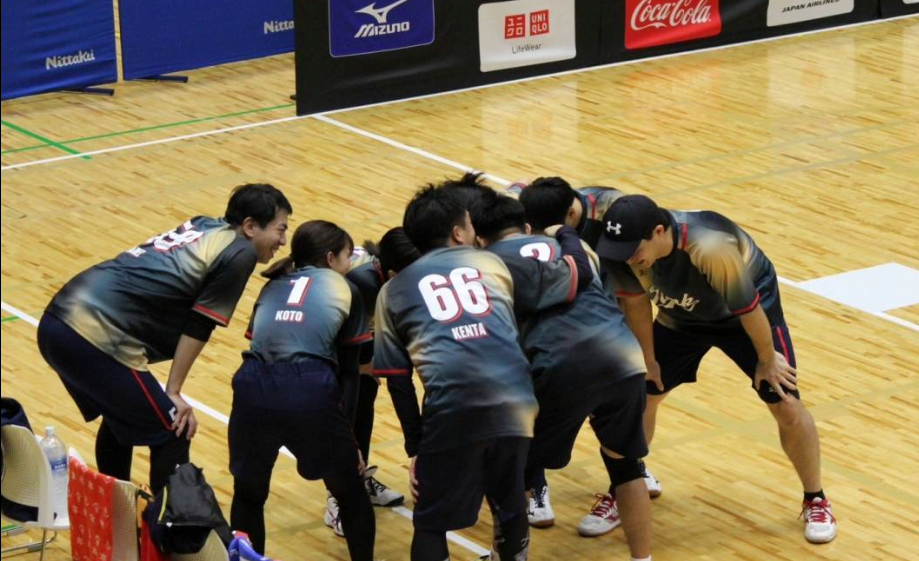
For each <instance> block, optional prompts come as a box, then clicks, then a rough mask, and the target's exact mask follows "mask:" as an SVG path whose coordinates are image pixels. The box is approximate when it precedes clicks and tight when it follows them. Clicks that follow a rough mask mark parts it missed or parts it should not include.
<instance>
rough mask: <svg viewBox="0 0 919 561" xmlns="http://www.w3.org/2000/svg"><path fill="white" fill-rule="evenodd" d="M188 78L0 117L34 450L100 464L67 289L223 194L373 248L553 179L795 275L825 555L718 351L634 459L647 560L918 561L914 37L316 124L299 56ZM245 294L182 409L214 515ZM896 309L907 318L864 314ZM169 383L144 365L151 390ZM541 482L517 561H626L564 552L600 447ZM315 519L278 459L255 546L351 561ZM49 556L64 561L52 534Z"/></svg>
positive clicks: (14, 323) (247, 301) (574, 81)
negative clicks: (411, 226)
mask: <svg viewBox="0 0 919 561" xmlns="http://www.w3.org/2000/svg"><path fill="white" fill-rule="evenodd" d="M188 75H189V76H190V78H191V81H190V83H188V84H185V85H182V84H174V83H149V82H132V83H120V84H118V85H117V94H116V95H115V96H114V97H111V98H109V97H94V96H88V95H73V94H49V95H43V96H37V97H31V98H26V99H21V100H14V101H10V102H4V103H3V104H2V118H3V127H2V212H3V214H2V300H3V323H2V393H3V395H4V396H10V397H15V398H17V399H19V400H20V401H21V402H23V404H24V405H25V408H26V411H27V412H28V414H29V417H30V419H31V421H32V424H33V426H34V427H36V429H39V428H41V427H43V426H44V425H47V424H53V425H55V426H56V427H57V430H58V432H59V434H60V435H61V437H62V438H63V440H64V441H65V442H66V443H67V444H68V445H70V446H74V447H76V448H77V449H79V450H80V451H81V452H82V454H83V456H84V457H86V458H88V459H91V458H92V450H93V437H94V434H95V430H96V426H91V425H87V424H85V423H84V422H83V421H82V420H81V418H80V416H79V414H78V412H77V409H76V407H75V406H74V404H73V402H72V401H71V400H70V399H69V397H68V396H67V394H66V393H65V391H64V388H63V386H62V385H61V383H60V382H59V381H58V379H57V377H56V375H55V374H54V373H53V372H52V371H51V370H50V369H49V368H48V367H47V366H46V365H45V363H44V362H43V361H42V359H41V357H40V356H39V354H38V351H37V349H36V345H35V327H34V325H33V323H34V319H35V318H39V317H40V315H41V313H42V309H43V308H44V306H45V305H46V303H47V302H48V301H49V299H50V297H51V296H52V294H53V293H54V292H55V290H57V288H58V287H60V286H61V284H63V283H64V282H65V281H66V280H68V279H69V278H70V277H71V276H73V275H74V274H76V273H77V272H79V271H80V270H82V269H84V268H85V267H88V266H90V265H93V264H95V263H97V262H99V261H102V260H104V259H106V258H110V257H112V256H114V255H117V254H118V253H119V252H120V251H122V250H124V249H126V248H128V247H130V246H132V245H133V244H135V243H137V242H139V241H142V240H144V239H146V238H147V237H149V236H150V235H152V234H155V233H158V232H161V231H165V230H168V229H171V228H172V227H174V226H175V225H177V224H179V223H180V222H181V221H182V220H184V219H185V218H186V217H189V216H192V215H195V214H210V215H219V214H221V213H222V211H223V209H224V205H225V202H226V198H227V194H228V193H229V191H230V189H231V188H232V187H233V186H235V185H238V184H240V183H244V182H251V181H265V182H271V183H273V184H275V185H276V186H278V187H280V188H281V189H283V190H284V191H285V192H286V194H287V195H288V197H289V198H290V200H291V202H292V203H293V205H294V210H295V215H294V225H296V224H297V223H299V222H300V221H304V220H308V219H314V218H323V219H328V220H333V221H335V222H338V223H339V224H341V225H342V226H344V227H345V228H347V229H348V230H349V231H350V232H351V233H352V234H353V235H354V237H355V238H356V239H359V240H363V239H365V238H371V239H376V238H378V237H379V235H380V234H382V233H383V232H384V231H385V230H386V229H387V228H388V227H390V226H393V225H396V224H398V223H399V222H400V220H401V213H402V209H403V207H404V203H405V201H406V200H407V199H408V197H409V195H410V194H411V193H412V191H413V190H414V189H415V188H417V187H418V186H419V185H421V184H423V183H425V182H428V181H438V180H440V179H442V178H444V177H446V176H455V175H457V174H458V173H460V171H459V169H458V168H460V169H461V168H467V167H468V168H474V169H479V170H485V171H487V172H489V173H490V174H492V176H491V182H492V184H493V185H495V186H501V185H502V183H506V182H507V181H508V180H515V179H518V178H526V177H530V178H532V177H536V176H539V175H561V176H563V177H566V178H567V179H569V180H570V181H571V182H572V183H573V184H575V185H587V184H591V185H595V184H600V185H611V186H616V187H619V188H620V189H622V190H624V191H627V192H634V193H645V194H649V195H651V196H654V197H655V198H657V200H658V201H659V202H661V203H662V204H664V205H666V206H669V207H673V208H707V209H714V210H718V211H720V212H723V213H725V214H727V215H728V216H730V217H732V218H733V219H735V220H736V221H738V222H739V223H740V224H741V225H743V226H744V227H745V228H746V229H747V230H748V231H749V232H750V233H751V234H752V235H753V236H754V237H755V238H756V240H757V242H758V243H759V244H760V245H761V246H762V247H763V248H764V250H765V251H766V253H767V254H768V255H769V256H770V257H771V258H772V260H773V261H774V263H775V265H776V268H777V269H778V271H779V274H780V275H781V276H782V278H783V283H784V284H783V286H782V290H783V300H784V305H785V310H786V316H787V318H788V322H789V324H790V326H791V330H792V334H793V338H794V342H795V348H796V351H797V356H798V362H799V371H800V383H801V386H802V391H803V397H804V400H805V402H806V404H807V405H808V406H809V408H810V410H811V411H812V412H813V414H814V416H815V418H816V419H817V422H818V426H819V429H820V433H821V437H822V448H823V477H824V485H825V488H826V490H827V492H828V494H829V496H830V498H831V499H832V500H833V502H834V507H835V513H836V516H837V518H838V520H839V537H838V538H837V539H836V541H835V542H833V543H831V544H829V545H823V546H812V545H808V544H807V543H806V542H805V541H804V538H803V535H802V523H801V522H800V521H798V520H796V517H797V516H798V512H799V510H798V509H799V504H800V487H799V483H798V481H797V479H796V476H795V474H794V471H793V470H792V468H791V466H790V464H789V462H788V461H787V460H786V458H785V456H784V454H783V453H782V450H781V448H780V446H779V442H778V438H777V431H776V428H775V425H774V423H773V421H772V420H771V416H770V415H769V413H768V412H767V410H766V408H765V407H763V406H762V405H760V404H759V402H758V401H757V399H756V397H755V396H754V394H753V392H752V391H750V390H749V387H748V382H747V381H746V379H745V377H744V376H743V375H741V374H740V373H739V372H737V371H736V370H735V369H734V368H733V367H732V365H731V364H729V363H728V361H727V360H726V359H725V358H724V357H723V356H721V355H719V354H717V353H712V354H711V355H710V356H709V357H708V358H707V359H706V361H705V362H704V363H703V368H702V372H701V376H700V382H699V383H698V384H695V385H693V386H687V387H684V388H681V389H680V390H679V391H676V392H674V395H672V396H671V397H670V399H669V400H668V401H667V403H666V404H665V405H664V406H663V409H662V411H661V417H660V422H659V427H658V431H657V439H656V440H655V442H654V446H653V448H652V454H651V456H650V458H649V466H650V467H651V468H652V470H653V471H654V473H655V474H656V475H657V476H658V477H659V478H660V479H661V481H662V482H663V485H664V493H663V495H662V496H661V497H660V498H659V499H657V500H656V501H655V503H654V509H653V515H654V531H655V537H654V540H655V541H654V558H655V559H656V560H658V561H668V560H673V561H676V560H684V559H699V560H712V561H714V560H725V561H726V560H734V559H748V560H757V561H759V560H783V561H784V560H799V559H852V560H866V559H871V560H879V561H880V560H885V561H886V560H890V559H903V560H910V559H916V558H919V531H917V527H919V491H917V489H919V469H917V468H919V437H917V431H916V427H917V426H919V406H917V405H916V402H917V401H919V382H917V370H919V333H917V330H919V325H917V324H919V304H916V302H915V301H911V300H910V299H909V295H910V294H912V295H915V292H916V284H912V285H910V281H911V277H910V275H913V276H912V279H915V274H916V270H917V269H919V242H917V239H919V220H917V217H919V202H917V200H919V198H917V195H919V94H917V92H919V19H917V18H911V19H902V20H897V21H889V22H885V23H878V24H873V25H867V26H860V27H854V28H849V29H843V30H834V31H829V32H824V33H819V34H813V35H807V36H801V37H792V38H785V39H781V40H777V41H771V42H765V43H759V44H752V45H745V46H738V47H734V48H730V49H724V50H717V51H711V52H704V53H695V54H688V55H685V56H680V57H676V58H668V59H663V60H654V61H646V62H640V63H637V64H631V65H626V66H618V67H611V68H605V69H600V70H595V71H590V72H582V73H574V74H569V75H563V76H557V77H551V78H545V79H540V80H535V81H530V82H525V83H517V84H511V85H505V86H499V87H493V88H487V89H481V90H475V91H467V92H461V93H456V94H450V95H444V96H438V97H433V98H428V99H420V100H413V101H406V102H402V103H395V104H388V105H383V106H378V107H370V108H364V109H357V110H352V111H345V112H341V113H336V114H331V115H327V116H325V117H320V118H302V119H296V118H294V117H293V115H294V109H293V107H292V105H291V104H290V102H289V99H288V96H289V94H291V93H293V89H294V74H293V57H292V55H285V56H279V57H274V58H269V59H262V60H257V61H252V62H244V63H238V64H230V65H225V66H221V67H216V68H209V69H204V70H199V71H194V72H189V73H188ZM891 263H893V264H897V265H898V266H892V265H887V264H891ZM884 265H887V267H886V268H884V269H883V271H884V272H883V276H882V277H881V279H880V281H878V280H876V277H863V276H856V277H852V278H853V279H854V280H852V281H850V282H848V284H846V283H845V282H844V283H843V284H844V285H845V287H844V289H845V290H844V292H846V293H847V294H848V298H850V300H846V299H845V298H836V299H835V300H834V299H830V298H827V297H825V296H823V295H822V294H826V292H825V290H823V289H821V288H819V287H816V285H814V284H812V283H809V282H807V281H814V280H815V279H823V278H825V277H829V276H831V275H837V274H840V273H851V272H853V271H860V270H863V269H866V268H869V267H875V266H884ZM845 278H846V279H848V278H849V277H845ZM260 286H261V280H260V279H259V278H257V277H256V278H253V280H252V281H251V282H250V284H249V287H248V289H247V291H246V294H245V296H244V298H243V299H242V301H241V302H240V304H239V307H238V311H237V314H236V317H235V318H234V321H233V322H232V324H231V326H230V327H229V328H228V329H225V330H218V332H217V333H216V335H215V337H214V338H213V339H212V343H211V344H210V345H209V346H208V347H207V348H206V349H205V351H204V353H203V355H202V357H201V359H200V360H199V361H198V363H197V365H196V366H195V368H194V369H193V371H192V374H191V377H190V379H189V381H188V382H187V384H186V386H185V391H184V393H185V394H186V395H187V396H189V397H191V398H193V399H195V400H197V402H198V403H200V404H202V405H204V406H207V407H209V408H210V409H208V410H207V411H205V408H204V407H199V408H198V409H197V416H198V420H199V422H200V424H201V429H200V432H199V434H198V436H197V437H196V438H195V441H194V444H193V447H192V458H193V461H194V462H196V463H197V464H198V465H201V466H203V467H204V468H205V473H206V475H207V477H208V479H209V481H210V482H211V483H212V484H213V485H214V486H215V488H216V489H217V493H218V497H219V499H220V501H221V502H222V504H223V506H224V507H225V509H226V511H227V512H228V506H229V502H230V498H231V492H232V478H231V476H230V475H229V473H228V471H227V446H226V424H225V421H226V417H225V415H227V414H228V413H229V409H230V385H229V381H230V376H231V375H232V373H233V372H234V370H235V368H236V367H237V365H238V362H239V353H240V351H241V350H242V349H243V348H244V346H245V340H244V339H243V337H242V335H243V330H244V328H245V325H246V321H247V319H248V315H249V311H250V310H251V307H252V303H253V299H254V297H255V295H256V294H257V292H258V289H259V287H260ZM898 290H899V291H900V292H901V293H906V294H907V298H906V299H905V300H902V299H901V302H904V304H903V305H899V306H897V307H893V308H889V307H888V308H877V306H876V305H874V304H865V305H861V304H859V302H861V301H862V300H863V299H865V298H868V297H869V296H871V295H881V296H890V295H893V294H895V293H897V291H898ZM904 291H905V292H904ZM840 299H842V300H843V301H846V302H849V304H843V303H840V302H838V301H837V300H840ZM853 302H854V305H852V304H853ZM167 371H168V369H167V367H166V366H164V365H159V366H157V367H155V373H156V374H157V375H159V376H160V377H161V379H164V377H163V376H164V375H165V373H167ZM377 415H378V416H377V424H376V430H375V434H374V441H373V446H372V454H371V463H372V464H377V465H379V466H380V473H379V474H378V475H379V479H380V480H382V481H383V482H385V483H387V484H389V485H391V486H392V487H394V488H396V489H397V490H399V491H402V492H407V484H406V472H405V469H404V468H403V467H402V466H403V465H404V464H405V463H406V458H405V456H404V452H403V449H402V439H401V432H400V430H399V426H398V421H397V420H396V417H395V415H394V414H393V411H392V407H391V404H390V401H389V397H388V394H387V392H385V391H382V392H381V393H380V399H379V400H378V402H377ZM135 457H136V460H135V470H134V477H133V478H134V480H135V481H145V480H146V470H147V462H146V457H147V453H146V451H138V453H137V454H136V456H135ZM550 484H551V486H552V499H553V504H554V507H555V511H556V514H557V517H558V523H557V525H556V526H555V527H554V528H551V529H548V530H538V531H533V532H532V547H531V559H533V560H549V559H566V560H567V559H572V560H595V559H601V558H602V559H626V558H627V555H628V550H627V548H626V545H625V540H624V537H623V534H622V531H621V530H617V531H614V532H613V533H611V534H609V535H606V536H604V537H601V538H595V539H584V538H580V537H578V536H577V534H576V531H575V527H576V525H577V523H578V521H579V520H580V518H581V516H583V515H584V514H585V513H586V511H587V509H589V508H590V506H591V504H592V502H593V494H594V493H595V492H597V491H601V490H603V489H604V488H605V487H606V476H605V472H604V470H603V468H602V464H601V462H600V460H599V458H598V456H597V443H596V440H595V439H594V437H593V435H592V434H591V433H590V431H589V430H585V431H583V433H582V435H581V437H580V439H579V441H578V445H577V448H576V450H575V454H574V458H573V461H572V463H571V465H570V466H569V467H568V468H567V469H565V470H563V471H561V472H552V473H551V474H550ZM324 504H325V492H324V490H323V489H322V486H321V484H320V483H316V482H310V483H307V482H304V481H302V480H301V479H300V478H299V477H298V476H297V474H296V471H295V469H294V463H293V462H292V461H290V460H289V459H285V458H282V459H281V460H279V463H278V466H277V468H276V470H275V473H274V481H273V488H272V495H271V498H270V500H269V505H268V529H269V537H268V539H269V543H268V553H269V554H270V555H271V556H273V557H276V558H282V559H286V560H288V561H297V560H301V559H303V560H306V559H347V550H346V547H345V542H344V540H342V539H339V538H336V537H334V536H333V535H332V533H331V532H330V531H329V530H328V529H327V528H325V527H324V526H323V523H322V512H323V508H324ZM406 507H407V508H408V509H411V507H412V505H411V504H410V502H409V503H407V504H406ZM376 512H377V528H378V530H377V532H378V533H377V554H376V557H377V558H378V559H381V560H387V561H396V560H403V559H408V551H409V543H410V540H411V534H412V532H411V523H410V522H409V520H407V519H406V517H405V515H407V514H408V512H407V511H400V512H401V513H400V512H394V511H392V510H389V509H377V511H376ZM483 515H484V511H483ZM459 536H460V538H459V541H460V542H462V543H455V542H454V543H451V550H452V553H453V558H454V559H474V558H476V553H475V552H476V551H479V549H477V548H481V547H485V546H487V544H488V542H489V540H490V536H491V527H490V519H489V517H488V516H483V518H482V520H481V521H480V523H479V524H478V526H476V527H475V528H472V529H469V530H466V531H463V532H460V533H459ZM12 541H14V540H7V539H4V541H3V542H4V545H6V544H7V543H8V542H12ZM48 558H49V559H51V560H63V559H68V558H69V546H68V545H67V536H66V535H65V536H64V539H63V540H61V542H60V543H58V544H56V545H55V546H54V547H53V548H52V549H51V550H50V555H49V556H48Z"/></svg>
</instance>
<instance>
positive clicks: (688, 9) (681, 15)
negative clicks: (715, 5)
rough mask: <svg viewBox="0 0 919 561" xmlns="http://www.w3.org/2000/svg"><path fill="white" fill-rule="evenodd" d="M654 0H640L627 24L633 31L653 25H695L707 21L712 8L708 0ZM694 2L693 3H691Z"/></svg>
mask: <svg viewBox="0 0 919 561" xmlns="http://www.w3.org/2000/svg"><path fill="white" fill-rule="evenodd" d="M653 2H654V0H641V1H640V2H639V3H638V6H637V7H636V8H635V11H634V12H632V18H631V19H630V20H629V25H630V26H631V27H632V29H634V30H635V31H641V30H642V29H648V28H649V27H653V28H655V29H659V28H662V27H680V26H684V25H697V24H701V23H708V21H709V20H710V19H711V17H712V9H711V6H709V4H708V0H698V2H696V0H676V1H675V2H664V3H659V4H654V3H653ZM694 3H695V5H693V4H694Z"/></svg>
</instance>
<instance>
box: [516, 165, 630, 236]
mask: <svg viewBox="0 0 919 561" xmlns="http://www.w3.org/2000/svg"><path fill="white" fill-rule="evenodd" d="M507 192H509V193H511V194H518V196H519V198H520V202H521V203H523V208H524V209H526V213H527V222H528V223H529V224H530V226H532V227H533V228H534V229H536V230H544V229H545V228H547V227H548V226H551V225H553V224H566V225H568V226H571V227H572V228H575V229H576V230H577V231H578V234H579V235H580V236H581V239H582V240H584V241H586V242H587V244H588V245H589V246H590V247H591V248H593V249H596V247H597V242H598V241H599V240H600V234H601V233H602V232H603V229H602V227H601V224H602V218H603V214H604V213H605V212H606V210H607V209H608V208H609V207H610V205H612V204H613V202H614V201H615V200H616V199H618V198H619V197H621V196H622V195H623V193H622V191H620V190H618V189H614V188H612V187H599V186H591V187H580V188H578V189H573V188H572V187H571V185H570V184H569V183H568V182H567V181H565V180H564V179H562V178H561V177H540V178H538V179H536V180H535V181H533V182H532V183H530V184H529V185H523V184H521V183H515V184H513V185H511V186H510V187H508V189H507Z"/></svg>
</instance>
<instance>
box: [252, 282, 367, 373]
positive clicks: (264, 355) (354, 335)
mask: <svg viewBox="0 0 919 561" xmlns="http://www.w3.org/2000/svg"><path fill="white" fill-rule="evenodd" d="M367 322H368V318H367V315H366V314H365V313H364V304H363V300H362V299H361V295H360V293H359V292H358V290H357V287H355V286H354V285H353V284H351V283H350V282H348V280H347V279H345V277H343V276H341V275H340V274H338V273H337V272H336V271H333V270H332V269H321V268H317V267H313V266H307V267H303V268H301V269H297V270H296V271H294V272H292V273H290V274H288V275H284V276H283V277H280V278H278V279H274V280H272V281H269V282H268V284H266V285H265V286H264V288H262V292H261V294H259V297H258V300H256V302H255V309H254V310H253V312H252V319H251V320H250V321H249V330H248V331H247V333H246V336H247V337H248V338H249V339H251V340H252V344H251V347H250V350H249V351H248V352H247V353H246V354H247V356H252V357H254V358H257V359H259V360H261V361H262V362H267V363H279V362H302V361H304V360H308V359H316V358H319V359H324V360H327V361H329V362H330V363H332V364H336V363H337V347H338V346H340V345H359V344H361V343H363V342H365V341H368V340H370V338H371V335H370V328H369V326H368V323H367Z"/></svg>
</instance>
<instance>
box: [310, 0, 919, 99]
mask: <svg viewBox="0 0 919 561" xmlns="http://www.w3.org/2000/svg"><path fill="white" fill-rule="evenodd" d="M368 2H369V0H294V18H295V22H296V24H295V35H296V68H297V114H298V115H304V114H309V113H317V112H321V111H329V110H334V109H341V108H345V107H354V106H359V105H367V104H372V103H379V102H384V101H390V100H394V99H402V98H406V97H414V96H419V95H425V94H432V93H437V92H443V91H450V90H456V89H462V88H468V87H473V86H479V85H483V84H491V83H496V82H506V81H509V80H515V79H519V78H526V77H530V76H538V75H543V74H550V73H553V72H559V71H564V70H572V69H577V68H585V67H589V66H595V65H598V64H607V63H613V62H620V61H625V60H633V59H639V58H646V57H652V56H659V55H665V54H670V53H675V52H681V51H689V50H694V49H702V48H707V47H714V46H721V45H727V44H731V43H738V42H743V41H752V40H757V39H764V38H768V37H774V36H778V35H787V34H792V33H799V32H802V31H811V30H815V29H820V28H828V27H837V26H841V25H846V24H852V23H858V22H864V21H870V20H874V19H878V18H879V17H893V16H897V15H903V14H907V13H916V12H917V11H919V0H505V1H494V0H462V1H460V0H377V1H376V2H369V3H368Z"/></svg>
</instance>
